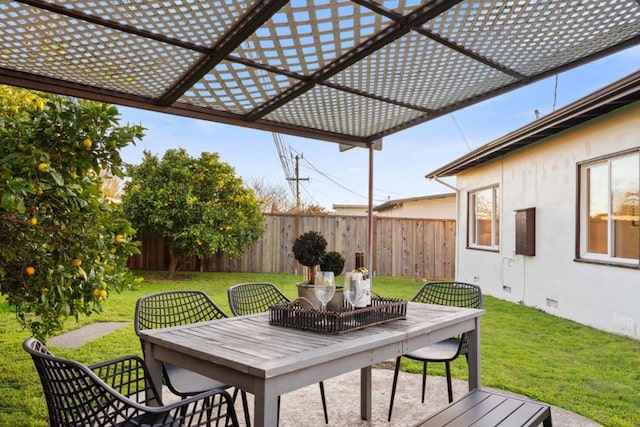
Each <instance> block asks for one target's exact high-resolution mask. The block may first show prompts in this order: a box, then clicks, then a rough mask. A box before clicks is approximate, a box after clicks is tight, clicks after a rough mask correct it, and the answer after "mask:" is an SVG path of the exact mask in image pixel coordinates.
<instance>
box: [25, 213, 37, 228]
mask: <svg viewBox="0 0 640 427" xmlns="http://www.w3.org/2000/svg"><path fill="white" fill-rule="evenodd" d="M37 223H38V218H36V217H35V216H32V217H31V218H29V219H28V220H27V224H29V225H30V226H31V227H33V226H35V225H36V224H37Z"/></svg>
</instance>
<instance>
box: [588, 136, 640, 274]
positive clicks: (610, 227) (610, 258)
mask: <svg viewBox="0 0 640 427" xmlns="http://www.w3.org/2000/svg"><path fill="white" fill-rule="evenodd" d="M633 154H635V155H636V156H637V158H638V159H637V160H638V164H637V171H638V177H637V179H638V183H639V185H638V188H637V191H638V192H639V193H638V194H639V195H640V148H634V149H631V150H624V151H619V152H615V153H610V154H608V155H606V156H600V157H597V158H594V159H590V160H586V161H584V162H580V163H578V164H577V171H576V173H577V190H578V203H577V212H576V216H577V218H576V224H577V227H576V228H577V232H576V238H577V242H576V260H578V261H584V262H594V263H602V264H608V265H616V266H623V267H635V268H637V267H639V266H640V254H639V256H638V258H637V259H636V258H623V257H619V256H615V255H614V254H613V251H614V248H615V241H614V236H615V230H614V219H613V214H612V212H613V204H614V203H613V198H612V172H611V170H612V168H611V164H612V162H613V161H614V160H616V159H621V158H623V157H626V156H629V155H633ZM602 165H605V166H606V171H605V172H606V180H607V182H606V185H607V194H606V200H607V227H606V231H607V245H606V246H607V253H606V254H603V253H598V252H590V251H589V249H588V244H589V241H588V237H589V236H588V233H589V226H588V216H589V206H588V204H589V192H588V190H589V187H588V184H589V182H588V179H587V172H588V171H589V170H590V169H592V168H594V167H597V166H602ZM639 232H640V230H639Z"/></svg>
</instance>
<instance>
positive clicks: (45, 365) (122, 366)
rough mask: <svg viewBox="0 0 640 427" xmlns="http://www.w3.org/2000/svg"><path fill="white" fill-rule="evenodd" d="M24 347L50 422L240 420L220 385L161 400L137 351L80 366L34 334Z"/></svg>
mask: <svg viewBox="0 0 640 427" xmlns="http://www.w3.org/2000/svg"><path fill="white" fill-rule="evenodd" d="M23 348H24V349H25V350H26V351H27V352H28V353H29V354H30V355H31V357H32V358H33V362H34V364H35V365H36V369H37V371H38V375H39V376H40V382H41V383H42V388H43V389H44V395H45V398H46V401H47V408H48V411H49V423H50V425H51V426H52V427H66V426H83V425H85V426H110V427H113V426H123V427H125V426H126V427H133V426H147V427H148V426H152V425H153V426H158V427H160V426H178V425H179V426H209V425H223V426H232V427H235V426H238V425H239V424H238V420H237V418H236V413H235V411H234V409H233V401H232V399H231V396H230V395H229V393H227V392H226V391H225V390H221V389H215V390H209V391H207V392H205V393H202V394H199V395H197V396H193V397H189V398H186V399H183V400H181V401H179V402H176V403H172V404H170V405H163V404H162V401H161V399H160V396H159V394H158V391H157V389H156V387H155V386H154V384H153V383H152V382H151V380H150V377H149V374H148V372H147V370H146V368H145V366H144V361H143V360H142V359H141V358H139V357H138V356H124V357H120V358H117V359H113V360H109V361H106V362H102V363H98V364H95V365H91V366H85V365H83V364H81V363H78V362H75V361H72V360H67V359H62V358H59V357H56V356H54V355H53V354H51V353H50V352H49V351H48V350H47V348H46V347H45V346H44V345H43V344H42V343H41V342H40V341H38V340H37V339H35V338H29V339H27V340H26V341H25V342H24V344H23ZM218 423H219V424H218Z"/></svg>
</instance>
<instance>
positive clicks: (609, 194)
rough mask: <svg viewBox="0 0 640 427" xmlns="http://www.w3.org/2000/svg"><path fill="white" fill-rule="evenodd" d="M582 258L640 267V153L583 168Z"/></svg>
mask: <svg viewBox="0 0 640 427" xmlns="http://www.w3.org/2000/svg"><path fill="white" fill-rule="evenodd" d="M580 181H581V182H580V191H581V197H580V200H581V208H580V211H581V212H580V224H581V227H580V230H581V232H580V257H581V258H584V259H593V260H602V261H611V262H618V263H625V264H629V263H631V264H636V265H637V264H638V261H639V260H640V216H639V215H640V199H639V198H640V154H639V153H638V152H633V153H625V154H623V155H618V156H615V157H610V158H607V159H602V160H598V161H595V162H592V163H588V164H583V165H581V166H580Z"/></svg>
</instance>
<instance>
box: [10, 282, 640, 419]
mask: <svg viewBox="0 0 640 427" xmlns="http://www.w3.org/2000/svg"><path fill="white" fill-rule="evenodd" d="M154 274H155V273H154ZM185 278H186V280H180V281H176V282H169V281H146V282H145V283H144V284H143V285H142V286H141V288H140V289H137V290H135V291H125V292H124V293H122V294H115V295H110V296H109V299H108V300H107V302H106V303H105V305H104V309H105V312H104V313H103V314H101V315H99V316H92V317H90V318H87V319H82V321H81V323H80V324H78V323H76V322H75V321H74V320H68V321H67V323H66V325H65V326H66V328H67V329H75V328H77V327H79V326H81V325H82V324H86V323H90V322H99V321H123V320H124V321H131V320H132V319H133V312H134V307H135V302H136V299H137V298H138V297H140V296H142V295H146V294H150V293H154V292H160V291H164V290H170V289H176V288H181V289H201V290H204V291H205V292H207V293H208V294H209V295H210V296H211V297H212V298H213V299H214V301H216V302H217V303H218V304H219V305H220V306H221V307H222V308H223V309H224V310H226V311H227V312H229V310H228V304H227V295H226V290H227V288H228V287H229V286H231V285H233V284H236V283H240V282H248V281H269V282H272V283H275V284H276V285H277V286H278V287H279V288H280V289H281V290H282V291H284V292H285V293H286V294H287V295H288V296H290V297H295V296H296V288H295V283H296V282H297V281H299V279H300V278H299V277H296V276H292V275H275V274H248V273H245V274H234V273H203V274H197V273H194V274H189V275H188V276H185ZM420 285H421V283H418V282H416V281H413V280H409V279H402V278H391V277H377V278H375V283H374V291H375V292H377V293H378V294H381V295H384V296H388V297H396V298H410V297H411V296H412V295H413V294H414V293H415V292H416V291H417V289H418V288H419V287H420ZM484 304H485V309H486V311H487V314H486V315H485V316H484V317H483V318H482V330H481V334H482V384H483V385H486V386H491V387H498V388H502V389H506V390H510V391H513V392H516V393H520V394H524V395H527V396H530V397H532V398H535V399H540V400H542V401H545V402H548V403H550V404H552V405H556V406H559V407H562V408H565V409H567V410H569V411H572V412H576V413H578V414H581V415H583V416H585V417H587V418H590V419H592V420H594V421H596V422H599V423H601V424H603V425H606V426H640V409H639V408H640V342H637V341H633V340H630V339H625V338H622V337H619V336H616V335H611V334H607V333H604V332H599V331H596V330H593V329H591V328H588V327H585V326H581V325H578V324H575V323H573V322H569V321H566V320H562V319H559V318H556V317H554V316H550V315H548V314H545V313H543V312H541V311H539V310H536V309H533V308H528V307H524V306H522V305H518V304H513V303H508V302H505V301H501V300H498V299H495V298H491V297H487V296H485V299H484ZM28 336H29V333H28V331H26V330H22V329H21V328H20V327H19V326H18V323H17V321H16V319H15V313H14V312H13V311H12V310H11V308H10V307H8V305H7V303H6V302H4V301H3V302H1V303H0V351H1V355H0V356H1V357H0V426H12V427H13V426H44V425H46V424H47V415H46V404H45V401H44V397H43V395H42V391H41V386H40V382H39V380H38V378H37V374H36V372H35V368H34V366H33V363H32V362H31V359H30V358H29V357H28V355H27V353H26V352H25V351H24V350H22V341H23V340H24V339H26V338H27V337H28ZM51 350H52V351H53V352H54V353H55V354H57V355H59V356H64V357H69V358H73V359H76V360H80V361H82V362H84V363H93V362H97V361H101V360H106V359H110V358H112V357H115V356H118V355H123V354H131V353H135V354H140V343H139V340H138V338H137V337H136V336H135V332H134V330H133V326H129V327H125V328H123V329H120V330H119V331H117V332H115V333H113V334H111V335H108V336H106V337H103V338H99V339H96V340H94V341H92V342H89V343H87V344H85V345H84V346H82V347H80V348H78V349H65V348H56V347H51ZM403 360H405V359H403ZM440 365H441V364H435V365H434V367H433V368H430V373H431V374H434V375H444V370H443V369H441V366H440ZM405 368H406V369H407V370H412V371H415V372H418V371H419V366H418V365H416V364H409V363H407V365H406V366H405ZM453 374H454V376H456V377H458V378H465V377H466V364H465V363H464V358H460V359H459V360H458V361H456V362H455V363H454V364H453Z"/></svg>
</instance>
